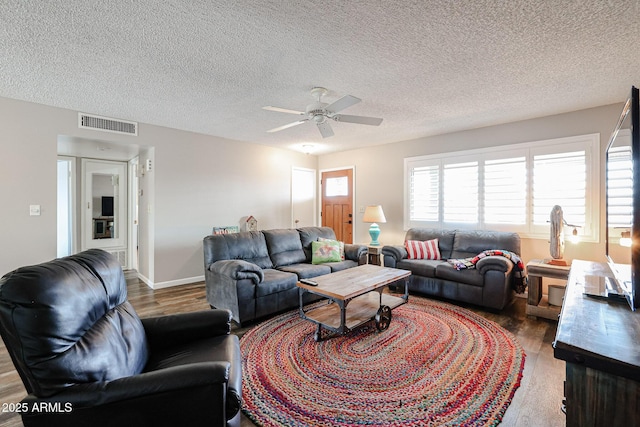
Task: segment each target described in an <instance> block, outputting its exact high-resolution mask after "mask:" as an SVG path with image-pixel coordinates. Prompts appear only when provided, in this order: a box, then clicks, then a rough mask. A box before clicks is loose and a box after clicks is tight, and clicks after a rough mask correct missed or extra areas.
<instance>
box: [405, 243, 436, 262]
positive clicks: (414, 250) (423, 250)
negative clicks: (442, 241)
mask: <svg viewBox="0 0 640 427" xmlns="http://www.w3.org/2000/svg"><path fill="white" fill-rule="evenodd" d="M404 247H405V248H406V249H407V253H408V254H409V259H441V258H440V249H438V239H433V240H427V241H424V242H423V241H420V240H406V241H405V242H404Z"/></svg>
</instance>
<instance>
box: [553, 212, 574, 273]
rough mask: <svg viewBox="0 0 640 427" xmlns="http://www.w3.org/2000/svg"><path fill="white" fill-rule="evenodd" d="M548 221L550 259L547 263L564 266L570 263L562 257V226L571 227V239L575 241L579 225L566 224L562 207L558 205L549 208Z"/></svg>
mask: <svg viewBox="0 0 640 427" xmlns="http://www.w3.org/2000/svg"><path fill="white" fill-rule="evenodd" d="M549 222H550V223H551V227H550V228H549V231H550V233H549V234H550V236H549V252H550V254H551V259H550V260H549V261H548V263H549V264H551V265H560V266H564V267H566V266H568V265H569V264H570V263H569V262H567V260H565V259H564V226H565V225H566V226H567V227H573V232H572V233H571V241H572V242H574V243H576V242H577V240H578V227H580V226H579V225H574V224H567V221H565V219H564V213H563V212H562V208H561V207H560V206H558V205H555V206H554V207H553V208H552V209H551V214H550V215H549Z"/></svg>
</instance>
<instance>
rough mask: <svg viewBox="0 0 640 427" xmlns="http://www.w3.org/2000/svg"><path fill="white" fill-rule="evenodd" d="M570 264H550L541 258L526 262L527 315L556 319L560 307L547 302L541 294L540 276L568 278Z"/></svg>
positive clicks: (545, 297) (546, 298)
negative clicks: (527, 278)
mask: <svg viewBox="0 0 640 427" xmlns="http://www.w3.org/2000/svg"><path fill="white" fill-rule="evenodd" d="M569 271H571V266H564V265H551V264H547V263H545V262H544V260H541V259H533V260H531V261H529V262H528V263H527V276H528V277H529V296H528V298H527V315H529V316H537V317H543V318H545V319H551V320H558V316H559V315H560V308H561V307H557V306H553V305H550V304H549V300H548V297H547V296H546V295H542V278H543V277H548V278H551V279H562V280H565V281H566V280H568V279H569Z"/></svg>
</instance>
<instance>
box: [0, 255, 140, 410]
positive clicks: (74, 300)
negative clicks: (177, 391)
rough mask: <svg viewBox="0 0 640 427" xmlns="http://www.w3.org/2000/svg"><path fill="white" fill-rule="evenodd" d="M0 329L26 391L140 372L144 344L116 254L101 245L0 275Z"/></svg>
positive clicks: (41, 391)
mask: <svg viewBox="0 0 640 427" xmlns="http://www.w3.org/2000/svg"><path fill="white" fill-rule="evenodd" d="M0 333H1V335H2V338H3V340H4V341H5V344H6V347H7V350H8V351H9V353H10V355H11V358H12V360H13V362H14V365H15V366H16V369H17V370H18V372H19V373H20V376H21V378H22V381H23V382H24V385H25V388H26V389H27V391H28V392H30V393H34V394H35V395H36V396H39V397H45V396H49V395H52V394H54V393H56V392H57V391H60V390H61V389H64V388H66V387H69V386H72V385H75V384H81V383H92V382H98V381H111V380H115V379H117V378H122V377H127V376H131V375H135V374H138V373H140V372H142V370H143V369H144V366H145V364H146V362H147V359H148V347H147V341H146V336H145V332H144V328H143V326H142V322H141V321H140V319H139V318H138V315H137V313H136V312H135V310H134V308H133V306H131V304H130V303H129V302H128V301H127V284H126V281H125V278H124V273H123V271H122V268H121V266H120V264H119V263H118V261H117V259H116V258H115V257H114V256H113V255H111V254H109V253H107V252H105V251H103V250H100V249H91V250H88V251H85V252H82V253H79V254H77V255H72V256H69V257H66V258H61V259H56V260H53V261H50V262H46V263H43V264H39V265H34V266H29V267H22V268H19V269H17V270H14V271H13V272H11V273H8V274H6V275H5V276H4V277H2V279H0Z"/></svg>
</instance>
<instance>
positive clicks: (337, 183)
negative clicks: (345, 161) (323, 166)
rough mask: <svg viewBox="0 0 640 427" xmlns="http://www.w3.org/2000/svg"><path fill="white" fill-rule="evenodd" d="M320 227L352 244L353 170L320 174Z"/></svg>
mask: <svg viewBox="0 0 640 427" xmlns="http://www.w3.org/2000/svg"><path fill="white" fill-rule="evenodd" d="M321 182H322V226H323V227H331V228H333V230H334V231H335V233H336V238H337V239H338V240H340V241H342V242H344V243H353V170H352V169H344V170H336V171H330V172H322V181H321Z"/></svg>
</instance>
